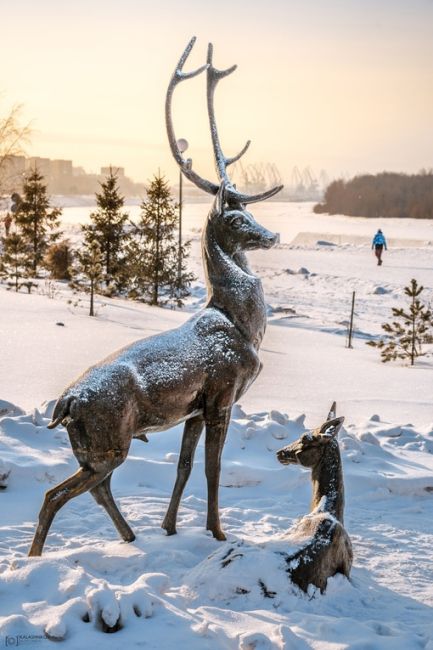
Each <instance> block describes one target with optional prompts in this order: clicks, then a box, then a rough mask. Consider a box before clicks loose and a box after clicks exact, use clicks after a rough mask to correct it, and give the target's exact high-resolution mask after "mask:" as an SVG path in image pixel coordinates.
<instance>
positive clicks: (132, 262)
mask: <svg viewBox="0 0 433 650" xmlns="http://www.w3.org/2000/svg"><path fill="white" fill-rule="evenodd" d="M146 193H147V198H146V199H145V200H144V201H143V202H142V204H141V215H140V221H139V222H138V224H137V226H136V232H135V238H134V240H133V241H132V242H131V243H130V244H129V246H128V251H127V258H128V274H129V278H130V295H131V296H132V297H137V298H141V299H143V300H144V301H145V302H149V303H150V304H152V305H158V304H161V302H162V298H163V297H165V298H175V300H176V302H177V303H178V304H182V298H183V297H184V296H186V295H188V286H189V284H190V283H191V282H192V280H193V279H194V276H193V275H192V274H191V273H188V272H187V270H186V261H187V257H188V248H189V243H188V242H187V243H185V244H184V246H183V247H182V273H181V278H180V283H179V282H178V267H177V261H178V246H177V240H176V226H177V209H176V207H177V206H176V204H175V203H174V201H173V199H172V197H171V194H170V188H169V186H168V183H167V181H166V180H165V178H164V176H162V175H161V174H160V173H159V172H158V174H157V175H154V177H153V180H152V181H151V183H150V184H149V186H148V187H147V188H146Z"/></svg>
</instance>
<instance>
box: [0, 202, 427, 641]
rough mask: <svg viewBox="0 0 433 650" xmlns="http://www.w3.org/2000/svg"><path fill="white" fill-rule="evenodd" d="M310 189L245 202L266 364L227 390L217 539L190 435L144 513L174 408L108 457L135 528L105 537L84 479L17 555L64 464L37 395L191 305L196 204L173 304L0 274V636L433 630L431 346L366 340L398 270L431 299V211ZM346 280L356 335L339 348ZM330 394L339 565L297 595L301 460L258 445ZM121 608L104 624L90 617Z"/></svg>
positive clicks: (292, 636)
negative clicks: (281, 198) (160, 425)
mask: <svg viewBox="0 0 433 650" xmlns="http://www.w3.org/2000/svg"><path fill="white" fill-rule="evenodd" d="M311 207H312V206H311V205H308V204H307V205H306V204H281V203H267V204H261V205H257V206H252V212H253V213H254V214H255V215H256V217H257V218H258V219H259V220H260V221H261V222H262V223H263V224H264V225H266V226H267V227H269V228H271V229H273V230H275V231H278V232H280V241H281V244H280V245H279V246H278V247H277V248H275V249H273V250H270V251H260V252H255V253H253V254H251V255H250V260H251V265H252V267H253V269H254V270H255V271H256V272H257V273H258V274H259V275H260V276H261V277H262V279H263V284H264V287H265V293H266V298H267V302H268V304H269V325H268V330H267V333H266V336H265V339H264V341H263V345H262V352H261V358H262V361H263V363H264V368H263V371H262V373H261V375H260V376H259V378H258V379H257V381H256V382H255V384H253V386H252V387H251V388H250V390H249V392H248V393H247V394H246V395H245V397H244V398H243V399H242V404H241V405H240V406H237V407H235V409H234V411H233V417H232V422H231V425H230V430H229V435H228V438H227V443H226V446H225V449H224V455H223V472H222V480H221V490H220V503H221V515H222V523H223V526H224V529H225V531H226V532H227V536H228V540H227V542H223V543H221V542H217V541H215V540H214V539H213V538H212V537H211V536H209V534H208V533H206V531H205V529H204V524H205V517H206V492H205V479H204V467H203V446H202V445H200V446H199V449H198V451H197V456H196V460H195V464H194V469H193V472H192V475H191V478H190V482H189V484H188V486H187V489H186V491H185V497H184V499H183V502H182V507H181V510H180V517H179V526H178V535H176V536H173V537H166V536H165V534H164V532H163V531H162V530H161V528H160V524H161V521H162V518H163V515H164V511H165V508H166V507H167V504H168V500H169V497H170V493H171V488H172V485H173V482H174V477H175V472H176V462H177V454H178V451H179V444H180V437H181V427H176V428H174V429H172V430H170V431H167V432H165V433H155V434H151V435H150V436H149V439H150V441H149V443H148V444H144V443H143V442H141V441H134V442H133V444H132V447H131V452H130V455H129V457H128V459H127V461H126V462H125V463H124V464H123V465H122V466H121V467H120V468H119V469H118V470H116V472H115V473H114V478H113V492H114V495H115V498H116V500H117V502H118V503H119V504H120V507H121V509H122V512H123V513H124V515H125V517H126V519H127V520H128V522H129V523H130V525H131V526H132V528H133V529H134V531H135V533H136V534H137V539H136V541H135V542H133V543H132V544H125V543H123V542H121V541H120V540H119V538H118V536H117V533H116V531H115V530H114V528H113V526H112V524H111V521H109V520H108V519H107V517H106V514H105V512H104V511H103V510H102V509H100V508H99V506H97V505H96V503H95V502H94V501H93V499H92V498H91V497H90V496H89V495H88V494H86V495H83V496H80V497H78V498H77V499H75V500H73V501H71V502H70V503H68V504H67V505H66V506H65V507H64V508H63V509H62V510H61V511H60V513H59V514H58V515H57V517H56V519H55V520H54V523H53V525H52V528H51V531H50V534H49V536H48V541H47V544H46V547H45V552H44V555H43V556H42V558H40V559H39V558H27V555H26V554H27V552H28V548H29V545H30V542H31V539H32V536H33V532H34V528H35V522H36V520H37V513H38V511H39V508H40V505H41V503H42V499H43V495H44V493H45V491H46V490H47V489H49V488H50V487H52V486H53V485H55V484H56V483H58V482H60V481H61V480H63V479H64V478H65V477H67V476H68V475H70V474H71V473H72V472H74V471H75V469H76V467H77V463H76V461H75V459H74V457H73V455H72V453H71V450H70V446H69V442H68V439H67V435H66V432H65V430H64V429H63V428H61V427H59V428H58V429H55V430H53V431H50V430H48V429H47V428H46V424H47V423H48V421H49V419H48V416H49V415H50V413H51V409H52V400H53V399H55V398H56V396H57V395H58V394H59V393H60V391H61V390H62V388H63V387H64V385H65V384H66V383H68V382H69V381H71V379H73V378H74V377H75V376H76V375H77V374H78V373H80V372H82V371H83V370H84V369H85V368H86V367H87V366H88V365H89V364H91V363H93V362H95V361H98V360H99V359H101V358H102V357H103V356H105V355H107V354H109V353H111V352H112V351H113V350H115V349H116V348H119V347H121V346H123V345H125V344H127V343H130V342H132V341H134V340H136V339H137V338H141V337H143V336H147V335H149V334H154V333H156V332H159V331H162V330H165V329H168V328H170V327H175V326H177V325H178V324H180V323H182V322H183V321H184V320H185V319H186V318H188V317H189V315H190V313H189V312H192V311H195V310H196V309H197V308H200V307H201V306H202V305H203V302H204V298H205V292H204V288H203V284H202V280H201V278H202V272H201V261H200V251H199V232H198V229H199V227H200V225H201V224H202V223H203V220H204V216H205V213H206V206H203V205H201V206H200V205H197V204H196V205H192V206H186V208H185V223H186V229H187V230H188V231H189V233H190V235H191V237H192V240H193V242H192V266H193V267H194V270H195V272H196V273H197V275H198V277H199V280H198V281H197V283H196V284H195V286H194V289H193V295H192V297H191V299H190V300H189V301H188V304H187V305H186V308H185V310H183V311H171V310H167V309H164V310H162V309H158V308H151V307H147V306H144V305H141V304H138V303H133V302H129V301H124V300H112V299H101V300H100V301H99V302H100V303H101V304H100V306H99V308H98V317H97V318H95V319H91V318H89V317H88V316H87V315H86V306H87V305H86V300H87V298H86V297H85V296H83V297H82V300H81V302H79V303H78V305H77V304H76V305H73V304H70V303H68V300H71V297H72V296H71V294H70V292H69V290H68V289H67V288H65V287H62V286H61V285H57V289H56V291H54V292H53V290H52V287H46V286H45V285H44V284H43V283H42V284H41V287H40V293H38V294H35V295H31V296H28V295H25V294H24V293H22V294H21V293H19V294H15V293H13V292H8V291H6V290H5V288H4V287H1V286H0V341H1V343H0V345H1V352H0V354H1V366H0V367H1V372H0V398H1V399H3V400H5V401H7V402H9V403H10V404H13V405H15V407H13V406H11V405H8V404H6V403H4V404H1V403H0V416H1V415H2V416H3V417H1V419H0V486H1V484H2V481H3V483H4V484H7V487H6V489H4V490H0V502H1V503H2V510H1V512H2V517H1V522H0V644H2V643H4V645H10V646H12V645H13V644H15V645H16V644H17V641H20V642H21V643H22V644H23V643H27V644H29V645H30V644H32V645H34V647H35V648H41V650H42V648H44V647H50V646H51V645H52V643H53V639H54V640H55V639H62V642H61V646H62V647H64V648H65V649H75V648H80V647H91V645H92V644H94V643H98V642H99V643H103V644H104V647H106V648H115V649H116V648H124V647H148V648H161V647H166V648H184V647H188V648H190V649H191V650H196V649H197V650H201V649H206V648H210V649H214V648H215V649H219V648H227V649H235V648H240V649H242V650H247V649H251V650H252V649H257V650H259V649H265V648H287V649H291V648H294V649H298V648H299V649H301V648H320V649H321V650H322V649H323V650H325V649H326V650H337V649H340V648H353V649H355V648H356V649H358V650H367V649H372V650H375V649H376V648H377V649H381V648H384V649H385V648H386V649H388V648H389V649H390V650H391V649H392V650H394V649H396V650H400V649H402V650H403V649H404V650H407V649H412V648H424V649H425V650H433V617H432V614H433V565H432V562H431V549H432V548H433V526H432V523H431V522H432V521H433V455H432V452H433V409H432V399H433V396H432V393H433V391H432V389H433V382H432V377H433V375H432V371H433V356H432V353H431V352H430V351H429V353H428V354H427V356H426V357H424V358H423V359H422V360H421V361H419V362H418V363H417V365H416V366H415V367H414V368H409V367H406V366H403V365H402V364H381V363H380V361H379V355H378V353H377V351H376V350H374V349H371V348H369V347H368V346H366V345H365V340H367V339H368V338H370V337H372V336H377V335H378V334H379V333H380V331H381V328H380V324H381V323H382V322H383V321H384V320H386V319H388V318H389V315H390V312H391V307H392V306H397V305H401V304H403V303H404V300H405V297H404V295H403V287H404V285H406V284H407V283H408V282H409V280H410V279H411V277H415V278H417V279H418V280H419V281H420V282H422V283H423V284H424V286H425V292H424V294H423V296H424V297H425V299H426V300H429V301H432V300H433V265H432V263H431V259H432V252H433V247H432V246H431V245H429V244H428V242H430V241H433V223H431V222H414V221H411V220H407V221H395V220H387V221H385V222H380V223H379V222H377V221H376V220H365V219H348V218H345V217H328V216H326V215H314V214H313V213H312V210H311ZM73 211H74V208H73V207H68V208H66V209H65V212H64V220H65V223H67V224H68V225H67V228H68V232H69V234H70V236H71V237H76V236H77V227H76V224H77V222H79V221H80V220H81V221H83V220H84V219H85V218H86V215H88V212H89V208H88V207H80V208H78V211H79V214H78V213H75V216H74V212H73ZM77 214H78V216H77ZM78 217H79V218H78ZM379 226H381V227H383V229H384V230H385V234H386V235H387V236H388V238H389V239H390V240H391V241H392V240H394V247H390V251H389V252H388V253H387V254H385V261H384V265H383V266H382V267H380V268H378V267H377V266H376V265H375V263H374V259H373V256H372V253H371V251H370V247H369V243H364V242H369V241H370V237H371V236H372V234H373V233H374V231H375V230H376V229H377V227H379ZM306 233H307V234H306ZM414 240H415V241H414ZM291 242H294V243H293V244H291ZM414 244H417V245H414ZM352 291H355V292H356V316H355V326H356V338H355V341H354V349H352V350H348V349H347V348H346V347H345V342H346V329H347V321H348V318H349V313H350V302H351V297H352ZM50 296H51V297H50ZM74 301H75V302H76V298H74ZM58 323H63V325H59V324H58ZM334 399H335V400H337V403H338V414H340V415H345V417H346V421H345V428H344V430H343V432H342V434H340V446H341V449H342V453H343V462H344V472H345V485H346V522H345V523H346V527H347V530H348V531H349V534H350V535H351V538H352V541H353V545H354V554H355V557H354V566H353V570H352V579H351V581H350V582H349V581H347V580H346V579H345V578H343V577H341V576H337V577H335V578H332V579H331V580H330V581H329V584H328V589H327V592H326V594H325V595H323V596H322V595H320V594H318V593H315V592H314V590H311V592H310V593H309V595H308V596H305V595H304V594H300V593H299V592H298V591H297V590H296V589H294V587H293V586H291V585H290V584H289V582H288V580H287V577H286V575H285V573H284V571H283V570H282V569H281V567H280V565H279V561H278V556H277V555H276V553H275V552H274V549H275V547H276V545H277V546H278V548H280V545H281V543H282V542H281V539H282V537H283V536H284V532H285V531H286V530H287V529H288V528H289V527H290V526H291V525H292V524H293V522H294V520H295V519H296V518H297V517H299V516H300V515H302V514H303V513H305V512H306V511H307V509H308V504H309V496H310V478H309V474H308V472H306V471H304V470H302V469H300V468H298V467H283V466H282V465H280V464H278V462H277V461H276V458H275V451H276V450H277V449H279V448H280V447H282V446H284V445H286V444H288V443H289V442H290V441H292V440H294V439H295V438H296V437H298V436H299V434H300V433H301V432H302V431H304V430H305V428H306V427H307V428H308V427H314V426H317V425H318V424H320V423H321V422H322V421H323V418H324V416H325V415H326V413H327V410H328V408H329V406H330V404H331V402H332V401H333V400H334ZM43 402H45V404H43ZM2 408H3V412H2ZM9 471H10V474H9V476H8V477H7V478H4V479H2V476H6V475H7V474H8V472H9ZM230 548H235V549H236V555H237V557H239V558H241V560H239V561H237V562H232V563H230V564H229V565H227V564H226V563H225V562H221V558H222V557H223V556H224V553H225V552H226V551H225V549H227V550H230ZM223 564H224V565H225V566H223ZM260 581H262V582H263V583H264V584H265V585H266V587H267V590H268V593H269V592H274V596H273V597H272V598H270V597H267V596H266V593H265V592H264V591H263V589H261V588H259V585H260ZM118 621H120V623H118V627H119V628H120V629H118V631H116V632H115V633H113V634H110V635H108V634H104V633H103V628H104V626H105V625H108V626H112V625H113V624H115V623H116V622H118ZM17 635H18V636H19V635H21V638H18V639H17ZM45 635H47V637H49V638H45Z"/></svg>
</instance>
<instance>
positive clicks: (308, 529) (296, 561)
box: [277, 402, 353, 593]
mask: <svg viewBox="0 0 433 650" xmlns="http://www.w3.org/2000/svg"><path fill="white" fill-rule="evenodd" d="M343 422H344V418H343V417H339V418H337V417H336V404H335V402H334V403H333V404H332V406H331V410H330V411H329V414H328V417H327V419H326V422H325V423H324V424H322V426H321V427H319V428H317V429H315V430H314V431H311V432H308V433H304V434H303V435H302V436H301V437H300V438H299V440H296V441H295V442H293V443H292V444H291V445H288V446H287V447H283V449H280V450H279V451H278V452H277V458H278V460H279V461H280V463H282V464H283V465H289V464H295V465H296V464H298V465H301V466H303V467H308V468H310V469H311V480H312V483H313V499H312V503H311V511H310V512H309V514H307V515H305V516H304V517H302V519H300V520H299V521H298V522H297V524H296V526H295V527H294V528H292V529H290V531H289V535H290V536H291V537H295V538H299V540H302V539H305V540H307V543H306V544H305V545H302V546H301V548H300V550H299V551H297V552H296V553H294V554H293V555H290V556H289V557H287V558H286V562H287V567H288V572H289V574H290V577H291V580H292V581H293V582H294V583H296V584H297V585H298V586H299V587H300V588H301V589H302V590H303V591H307V589H308V585H309V584H312V585H315V586H316V587H318V588H319V589H320V591H321V592H322V593H323V592H324V591H325V589H326V585H327V580H328V578H330V577H331V576H333V575H335V574H336V573H342V574H343V575H345V576H346V577H347V578H348V577H349V574H350V569H351V567H352V560H353V553H352V544H351V541H350V538H349V535H348V534H347V532H346V530H345V528H344V484H343V469H342V463H341V456H340V449H339V446H338V440H337V435H338V432H339V431H340V429H341V427H342V425H343Z"/></svg>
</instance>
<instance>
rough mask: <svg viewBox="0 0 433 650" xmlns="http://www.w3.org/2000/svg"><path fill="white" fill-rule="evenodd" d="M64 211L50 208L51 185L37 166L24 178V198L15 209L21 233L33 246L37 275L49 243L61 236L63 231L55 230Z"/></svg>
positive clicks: (32, 262)
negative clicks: (49, 185)
mask: <svg viewBox="0 0 433 650" xmlns="http://www.w3.org/2000/svg"><path fill="white" fill-rule="evenodd" d="M61 214H62V211H61V210H60V209H59V208H51V209H50V200H49V197H48V195H47V186H46V185H45V184H44V183H43V176H42V175H41V174H40V173H39V172H38V170H37V169H36V168H35V169H34V170H33V171H31V172H30V174H29V175H28V176H27V177H26V179H25V180H24V184H23V197H22V201H21V202H20V203H19V204H18V206H17V210H16V212H15V223H16V225H17V228H18V231H19V234H20V235H21V236H22V238H23V240H24V242H25V243H26V244H28V245H29V248H30V255H31V268H32V272H33V275H35V276H36V275H37V272H38V268H39V266H40V265H41V263H42V260H43V258H44V255H45V253H46V251H47V248H48V246H49V245H50V244H51V243H53V242H54V241H56V239H57V238H58V237H59V233H57V232H53V231H54V229H55V228H58V227H59V217H60V215H61Z"/></svg>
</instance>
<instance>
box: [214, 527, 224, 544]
mask: <svg viewBox="0 0 433 650" xmlns="http://www.w3.org/2000/svg"><path fill="white" fill-rule="evenodd" d="M211 532H212V535H213V536H214V537H215V539H217V540H218V541H219V542H225V541H226V539H227V537H226V536H225V534H224V533H223V531H222V530H221V528H217V529H215V530H212V531H211Z"/></svg>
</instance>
